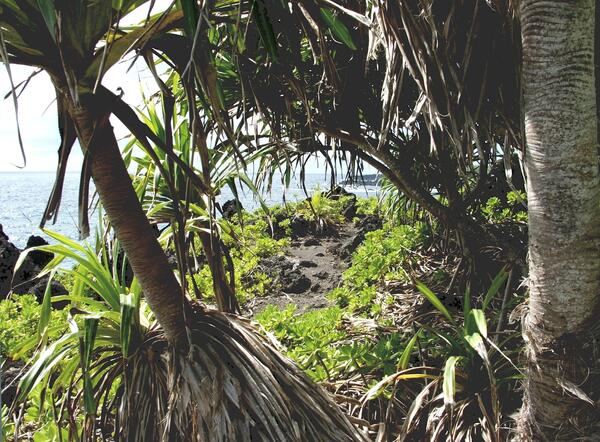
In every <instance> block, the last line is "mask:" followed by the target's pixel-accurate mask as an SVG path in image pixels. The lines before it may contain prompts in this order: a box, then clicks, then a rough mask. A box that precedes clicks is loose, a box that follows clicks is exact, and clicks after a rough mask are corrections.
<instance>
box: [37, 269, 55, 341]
mask: <svg viewBox="0 0 600 442" xmlns="http://www.w3.org/2000/svg"><path fill="white" fill-rule="evenodd" d="M53 277H54V271H52V273H51V274H50V278H48V283H47V284H46V290H44V299H43V300H42V308H41V311H40V319H39V321H38V330H37V331H38V339H39V342H42V341H43V344H42V345H43V346H45V344H46V343H45V341H46V337H47V336H48V324H49V323H50V314H51V313H52V300H51V292H52V279H53Z"/></svg>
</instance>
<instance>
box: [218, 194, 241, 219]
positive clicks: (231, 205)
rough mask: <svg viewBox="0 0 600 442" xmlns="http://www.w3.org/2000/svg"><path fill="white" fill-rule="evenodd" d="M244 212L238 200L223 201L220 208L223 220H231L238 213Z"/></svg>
mask: <svg viewBox="0 0 600 442" xmlns="http://www.w3.org/2000/svg"><path fill="white" fill-rule="evenodd" d="M242 210H244V206H242V203H241V202H240V200H238V199H232V200H229V201H225V202H224V203H223V206H222V212H223V218H225V219H232V218H233V217H234V216H235V215H237V214H238V213H239V212H241V211H242Z"/></svg>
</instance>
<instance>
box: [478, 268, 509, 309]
mask: <svg viewBox="0 0 600 442" xmlns="http://www.w3.org/2000/svg"><path fill="white" fill-rule="evenodd" d="M506 278H508V272H507V271H506V267H504V268H503V269H502V270H500V273H498V274H497V275H496V277H495V278H494V280H493V281H492V284H491V285H490V288H489V289H488V291H487V293H486V294H485V297H484V298H483V306H482V308H483V310H485V309H487V308H488V306H489V305H490V302H492V299H494V296H496V294H497V293H498V290H500V287H502V284H504V282H505V281H506Z"/></svg>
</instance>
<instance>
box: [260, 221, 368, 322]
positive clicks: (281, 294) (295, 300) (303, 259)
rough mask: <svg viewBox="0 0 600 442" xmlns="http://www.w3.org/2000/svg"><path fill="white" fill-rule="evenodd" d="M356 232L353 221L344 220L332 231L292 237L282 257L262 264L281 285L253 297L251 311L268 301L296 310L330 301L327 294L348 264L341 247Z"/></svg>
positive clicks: (337, 281)
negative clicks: (279, 288)
mask: <svg viewBox="0 0 600 442" xmlns="http://www.w3.org/2000/svg"><path fill="white" fill-rule="evenodd" d="M357 232H358V229H357V228H356V227H355V226H354V224H352V223H351V222H348V223H346V224H344V225H343V226H341V227H340V228H339V229H338V232H337V234H335V235H331V236H328V237H315V236H312V235H311V236H307V237H304V238H299V239H297V240H293V241H292V244H291V246H290V247H289V248H288V250H287V251H286V255H285V257H276V258H273V259H269V260H267V261H266V262H265V263H264V264H263V267H264V270H265V271H266V272H267V273H271V274H272V275H273V276H274V279H276V280H278V282H279V283H280V285H281V286H282V289H281V291H278V292H276V293H273V294H272V295H268V296H264V297H261V298H256V299H255V301H254V305H253V306H252V307H251V311H252V314H256V313H258V312H260V311H262V310H264V309H265V307H266V306H267V305H269V304H274V305H276V306H278V307H280V308H285V307H286V306H287V305H289V304H296V306H297V307H298V309H297V312H299V313H302V312H306V311H309V310H314V309H318V308H323V307H326V306H328V305H331V304H332V303H331V301H329V300H328V299H327V295H328V294H329V292H331V290H333V289H334V288H336V287H338V286H339V285H340V284H341V281H342V273H343V272H344V271H345V270H346V269H347V268H348V266H349V260H347V259H344V256H347V255H344V253H343V252H342V251H343V249H344V247H347V245H348V244H349V243H351V242H352V239H353V238H355V237H356V235H357ZM341 252H342V253H341Z"/></svg>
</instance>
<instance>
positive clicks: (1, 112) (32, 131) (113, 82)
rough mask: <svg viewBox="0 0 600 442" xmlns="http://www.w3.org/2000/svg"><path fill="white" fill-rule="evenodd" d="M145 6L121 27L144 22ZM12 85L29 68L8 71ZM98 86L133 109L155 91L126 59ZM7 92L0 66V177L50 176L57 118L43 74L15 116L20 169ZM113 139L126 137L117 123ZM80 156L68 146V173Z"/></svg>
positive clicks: (164, 1)
mask: <svg viewBox="0 0 600 442" xmlns="http://www.w3.org/2000/svg"><path fill="white" fill-rule="evenodd" d="M170 3H171V2H170V0H158V1H156V4H155V6H154V11H155V12H158V11H161V10H163V9H164V8H165V7H166V6H167V5H168V4H170ZM147 11H148V9H147V7H140V8H138V9H136V10H135V11H133V12H132V13H130V14H129V15H127V17H126V18H125V19H123V20H122V22H121V23H122V24H123V25H129V24H134V23H137V22H140V21H142V20H144V19H145V18H146V15H147ZM10 69H11V73H12V77H13V82H14V84H15V85H18V84H19V83H20V82H21V81H23V80H25V79H26V78H27V77H28V76H29V75H31V73H33V72H34V69H33V68H28V67H25V66H17V65H12V66H11V68H10ZM102 83H103V85H104V86H106V87H107V88H108V89H110V90H112V91H113V92H117V89H118V88H119V87H120V88H122V89H123V91H124V95H123V100H125V101H126V102H127V103H128V104H130V105H134V106H138V105H140V104H141V103H142V89H144V92H145V93H148V92H149V91H151V92H153V91H154V90H156V86H155V83H154V81H153V80H152V76H151V74H150V72H148V71H147V70H146V69H144V63H143V61H141V60H140V61H138V62H136V64H135V65H134V66H133V67H131V57H130V58H126V59H125V60H123V61H121V63H118V64H117V65H115V66H113V67H112V68H111V69H110V70H109V71H108V72H107V73H106V75H105V77H104V80H103V82H102ZM10 91H11V86H10V81H9V77H8V74H7V71H6V67H5V66H4V64H1V65H0V172H7V171H15V172H16V171H26V172H40V171H54V170H55V169H56V165H57V163H58V147H59V145H60V136H59V133H58V123H57V116H56V103H55V97H54V89H53V87H52V84H51V82H50V79H49V77H48V75H47V74H45V73H44V72H41V73H39V74H37V75H36V76H35V77H33V78H32V79H31V81H30V82H29V84H28V85H27V88H25V90H24V91H23V93H22V94H21V95H20V97H19V101H18V116H19V125H20V127H21V136H22V139H23V146H24V149H25V156H26V160H27V161H26V164H25V167H24V168H21V167H22V166H23V165H24V163H23V158H22V155H21V149H20V147H19V138H18V134H17V122H16V118H15V108H14V104H13V100H12V97H9V98H8V99H5V98H4V97H5V96H6V94H8V93H9V92H10ZM111 121H112V124H113V127H114V128H115V132H116V135H117V138H121V137H124V136H126V135H127V131H126V130H125V128H124V127H123V125H122V124H120V122H119V121H118V120H116V119H115V118H112V120H111ZM82 161H83V155H82V153H81V149H80V148H79V146H78V145H76V146H74V147H73V150H72V151H71V155H70V158H69V163H68V170H70V171H78V170H80V167H81V163H82Z"/></svg>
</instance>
